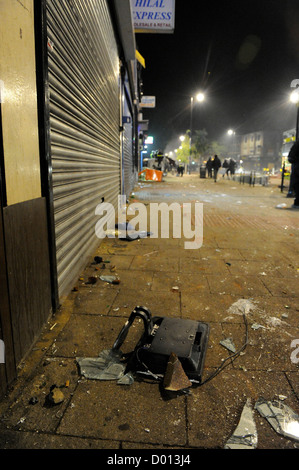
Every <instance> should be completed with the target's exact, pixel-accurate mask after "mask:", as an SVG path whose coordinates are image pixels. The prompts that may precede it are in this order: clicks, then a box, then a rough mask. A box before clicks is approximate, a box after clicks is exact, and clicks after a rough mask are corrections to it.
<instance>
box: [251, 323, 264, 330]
mask: <svg viewBox="0 0 299 470" xmlns="http://www.w3.org/2000/svg"><path fill="white" fill-rule="evenodd" d="M251 328H252V329H253V330H259V329H260V328H264V329H266V327H265V326H263V325H260V324H259V323H253V324H252V325H251Z"/></svg>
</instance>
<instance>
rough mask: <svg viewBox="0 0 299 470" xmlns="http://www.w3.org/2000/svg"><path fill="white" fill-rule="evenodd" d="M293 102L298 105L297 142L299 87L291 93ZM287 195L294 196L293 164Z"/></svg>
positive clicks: (297, 130)
mask: <svg viewBox="0 0 299 470" xmlns="http://www.w3.org/2000/svg"><path fill="white" fill-rule="evenodd" d="M290 101H291V103H294V104H295V105H296V106H297V117H296V136H295V142H297V140H298V138H299V129H298V127H299V88H298V87H297V88H296V90H294V91H293V92H292V93H291V95H290ZM287 197H293V164H292V166H291V175H290V184H289V191H288V194H287Z"/></svg>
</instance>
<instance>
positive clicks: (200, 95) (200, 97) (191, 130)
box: [188, 93, 205, 174]
mask: <svg viewBox="0 0 299 470" xmlns="http://www.w3.org/2000/svg"><path fill="white" fill-rule="evenodd" d="M204 99H205V96H204V94H203V93H197V95H196V100H197V101H198V102H199V103H202V102H203V101H204ZM193 104H194V96H191V114H190V140H189V171H188V173H189V174H190V169H191V148H192V132H193V129H192V127H193Z"/></svg>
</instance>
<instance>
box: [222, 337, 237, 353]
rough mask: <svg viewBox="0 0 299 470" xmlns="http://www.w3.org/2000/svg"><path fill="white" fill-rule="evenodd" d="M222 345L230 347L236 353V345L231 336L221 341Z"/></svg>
mask: <svg viewBox="0 0 299 470" xmlns="http://www.w3.org/2000/svg"><path fill="white" fill-rule="evenodd" d="M220 344H221V346H223V347H224V348H226V349H228V350H229V351H231V352H233V353H235V352H236V347H235V345H234V343H233V340H232V339H231V338H226V339H223V340H221V341H220Z"/></svg>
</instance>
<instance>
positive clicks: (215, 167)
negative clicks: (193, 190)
mask: <svg viewBox="0 0 299 470" xmlns="http://www.w3.org/2000/svg"><path fill="white" fill-rule="evenodd" d="M220 167H221V160H220V158H219V157H218V155H215V157H214V159H213V161H212V168H213V176H214V181H215V183H216V182H217V175H218V171H219V168H220Z"/></svg>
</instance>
